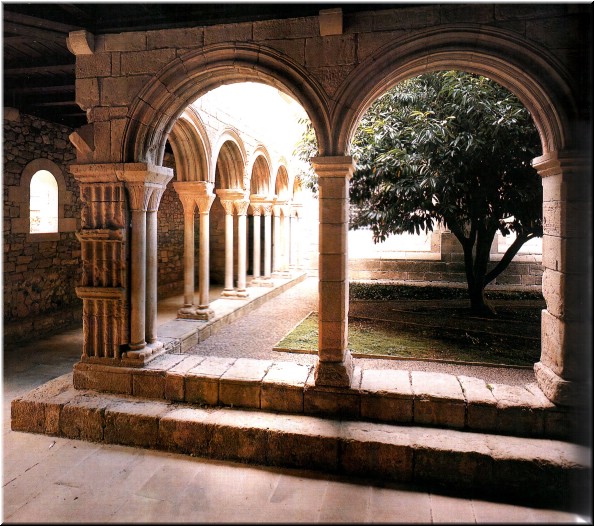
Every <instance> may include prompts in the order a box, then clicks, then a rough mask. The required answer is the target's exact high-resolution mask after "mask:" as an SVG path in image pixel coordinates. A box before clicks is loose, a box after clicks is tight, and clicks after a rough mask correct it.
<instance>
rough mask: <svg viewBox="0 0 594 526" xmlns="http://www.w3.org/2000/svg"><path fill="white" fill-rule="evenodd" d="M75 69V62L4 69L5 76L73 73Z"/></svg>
mask: <svg viewBox="0 0 594 526" xmlns="http://www.w3.org/2000/svg"><path fill="white" fill-rule="evenodd" d="M74 69H75V65H74V64H56V65H53V66H33V67H27V68H8V69H4V76H5V77H13V76H16V75H36V74H42V75H43V74H45V73H48V74H51V73H73V72H74Z"/></svg>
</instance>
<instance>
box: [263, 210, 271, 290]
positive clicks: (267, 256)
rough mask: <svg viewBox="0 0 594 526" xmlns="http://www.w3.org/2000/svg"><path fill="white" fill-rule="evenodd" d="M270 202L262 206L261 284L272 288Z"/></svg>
mask: <svg viewBox="0 0 594 526" xmlns="http://www.w3.org/2000/svg"><path fill="white" fill-rule="evenodd" d="M272 209H273V205H272V202H270V201H268V202H265V203H263V204H262V213H263V214H264V276H263V277H262V284H263V285H269V286H272V285H273V283H272V224H271V221H272Z"/></svg>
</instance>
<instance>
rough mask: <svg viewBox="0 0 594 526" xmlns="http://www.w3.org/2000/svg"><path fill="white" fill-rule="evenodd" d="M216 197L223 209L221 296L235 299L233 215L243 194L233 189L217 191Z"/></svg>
mask: <svg viewBox="0 0 594 526" xmlns="http://www.w3.org/2000/svg"><path fill="white" fill-rule="evenodd" d="M217 195H218V196H219V199H220V200H221V204H222V205H223V208H224V209H225V288H224V289H223V292H222V296H225V297H235V296H236V295H237V293H236V291H235V288H234V286H233V257H234V254H233V213H234V211H235V201H237V200H239V199H243V192H242V191H241V190H235V189H220V190H217Z"/></svg>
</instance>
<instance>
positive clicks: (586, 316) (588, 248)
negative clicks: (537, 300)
mask: <svg viewBox="0 0 594 526" xmlns="http://www.w3.org/2000/svg"><path fill="white" fill-rule="evenodd" d="M533 166H534V167H535V168H536V169H537V170H538V173H539V174H540V176H541V177H542V185H543V231H544V235H543V258H542V264H543V267H544V273H543V280H542V289H543V295H544V298H545V300H546V304H547V308H546V310H543V311H542V348H541V356H540V361H539V362H537V363H536V364H535V366H534V371H535V374H536V379H537V382H538V386H539V387H540V389H541V390H542V391H543V393H544V394H545V395H546V396H547V398H549V400H551V401H552V402H553V403H555V404H558V405H564V406H574V407H576V406H584V405H586V404H589V401H590V396H591V378H590V375H591V371H592V370H591V364H592V362H591V352H592V351H591V348H590V344H589V341H591V331H592V320H591V318H590V316H591V311H590V306H591V299H592V298H591V291H592V288H591V287H592V282H591V267H590V262H591V258H592V238H591V230H590V226H589V225H591V224H592V202H591V195H592V193H591V190H592V187H591V184H592V183H591V165H590V161H589V159H586V158H585V157H584V156H583V154H582V155H577V154H574V153H573V152H566V151H560V152H550V153H548V154H545V155H543V156H541V157H538V158H536V159H534V161H533Z"/></svg>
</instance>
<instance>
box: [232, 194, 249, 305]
mask: <svg viewBox="0 0 594 526" xmlns="http://www.w3.org/2000/svg"><path fill="white" fill-rule="evenodd" d="M249 204H250V202H249V201H248V200H246V199H242V200H237V201H235V211H236V212H237V291H236V296H237V297H238V298H247V296H248V292H247V288H246V280H247V276H246V274H247V209H248V206H249Z"/></svg>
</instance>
